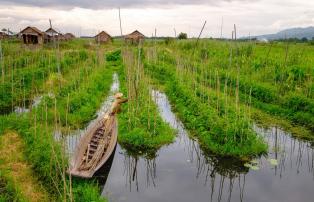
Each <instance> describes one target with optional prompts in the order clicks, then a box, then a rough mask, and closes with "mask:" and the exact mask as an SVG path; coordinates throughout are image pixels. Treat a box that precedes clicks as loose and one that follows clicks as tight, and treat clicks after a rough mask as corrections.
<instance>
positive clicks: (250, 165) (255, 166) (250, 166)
mask: <svg viewBox="0 0 314 202" xmlns="http://www.w3.org/2000/svg"><path fill="white" fill-rule="evenodd" d="M244 166H245V167H247V168H250V169H252V170H259V167H258V166H257V165H252V164H250V163H245V164H244Z"/></svg>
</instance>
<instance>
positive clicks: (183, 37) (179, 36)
mask: <svg viewBox="0 0 314 202" xmlns="http://www.w3.org/2000/svg"><path fill="white" fill-rule="evenodd" d="M187 38H188V35H187V34H186V33H183V32H181V33H180V34H179V35H178V39H187Z"/></svg>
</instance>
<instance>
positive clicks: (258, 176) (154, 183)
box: [102, 91, 314, 202]
mask: <svg viewBox="0 0 314 202" xmlns="http://www.w3.org/2000/svg"><path fill="white" fill-rule="evenodd" d="M153 96H154V97H155V98H156V99H154V100H156V103H157V105H158V108H159V111H160V114H161V116H162V118H163V119H164V120H165V121H166V122H168V123H169V124H170V125H171V126H172V127H173V128H176V129H177V130H178V136H177V138H176V140H175V142H174V143H173V144H171V145H169V146H165V147H163V148H161V149H160V150H159V151H158V154H157V157H156V158H154V159H145V158H138V157H132V156H128V155H126V154H125V152H124V151H123V150H121V148H120V146H118V148H117V150H116V153H115V156H114V159H113V163H112V167H111V170H110V172H109V176H108V179H107V182H106V184H105V185H104V189H103V192H102V194H103V195H104V196H107V197H109V199H110V201H112V202H116V201H129V202H147V201H150V202H153V201H156V202H157V201H169V202H176V201H177V202H184V201H186V202H190V201H198V202H203V201H204V202H205V201H206V202H207V201H285V202H289V201H291V202H295V201H303V202H311V201H313V193H314V171H313V163H314V159H313V156H314V152H313V145H310V144H309V143H307V142H303V141H299V140H296V139H293V138H292V137H291V136H290V135H289V134H286V133H285V132H284V131H282V130H280V129H278V128H270V129H263V128H259V127H258V126H254V129H255V130H256V131H257V132H258V133H259V134H260V135H262V136H263V137H264V138H265V141H266V142H267V143H268V144H269V154H268V157H262V158H261V159H258V160H257V161H256V164H257V165H256V166H255V169H258V170H255V169H254V170H252V169H249V168H247V167H244V166H241V165H238V164H237V162H232V160H230V159H229V160H227V159H219V158H215V157H214V156H210V155H205V154H204V153H203V152H202V150H201V148H200V146H199V144H198V142H197V141H195V140H192V139H191V138H189V136H188V134H187V132H186V130H185V129H184V126H183V124H182V123H181V122H180V121H179V120H178V119H177V118H176V116H175V114H174V113H173V112H172V111H171V106H170V104H169V101H168V100H167V97H166V95H165V94H164V93H160V92H158V91H153ZM274 159H276V160H274ZM271 162H272V163H271ZM276 163H278V165H276Z"/></svg>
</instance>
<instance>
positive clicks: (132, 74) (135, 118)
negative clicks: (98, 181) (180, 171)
mask: <svg viewBox="0 0 314 202" xmlns="http://www.w3.org/2000/svg"><path fill="white" fill-rule="evenodd" d="M133 51H134V50H132V49H131V50H128V49H126V50H123V55H122V57H123V62H124V67H125V68H124V70H121V71H120V81H121V90H122V92H123V93H125V95H127V97H128V99H129V101H128V103H126V104H125V105H124V106H123V113H122V114H120V115H119V137H118V140H119V143H120V144H122V145H123V146H124V147H126V148H127V149H128V150H131V151H133V152H134V151H143V152H144V153H155V152H156V151H157V150H158V149H159V148H160V147H161V146H163V145H166V144H169V143H171V142H173V140H174V137H175V135H174V131H173V130H172V129H171V128H170V127H169V125H168V124H166V123H165V122H163V121H162V119H161V117H160V115H159V113H158V110H157V107H156V105H155V104H154V102H153V100H152V98H151V89H150V87H149V85H150V84H149V82H150V80H149V77H147V76H146V75H145V74H144V69H143V67H142V64H141V61H140V55H141V53H140V52H139V53H138V57H135V55H134V53H133ZM136 51H141V49H137V50H136ZM120 57H121V56H120ZM121 61H122V58H120V62H121Z"/></svg>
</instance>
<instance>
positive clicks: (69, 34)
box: [64, 33, 75, 41]
mask: <svg viewBox="0 0 314 202" xmlns="http://www.w3.org/2000/svg"><path fill="white" fill-rule="evenodd" d="M64 38H65V40H67V41H68V40H72V39H75V36H74V34H72V33H66V34H65V35H64Z"/></svg>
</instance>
